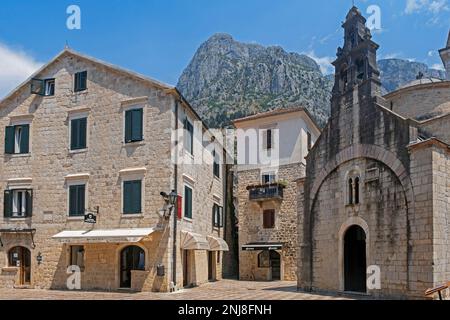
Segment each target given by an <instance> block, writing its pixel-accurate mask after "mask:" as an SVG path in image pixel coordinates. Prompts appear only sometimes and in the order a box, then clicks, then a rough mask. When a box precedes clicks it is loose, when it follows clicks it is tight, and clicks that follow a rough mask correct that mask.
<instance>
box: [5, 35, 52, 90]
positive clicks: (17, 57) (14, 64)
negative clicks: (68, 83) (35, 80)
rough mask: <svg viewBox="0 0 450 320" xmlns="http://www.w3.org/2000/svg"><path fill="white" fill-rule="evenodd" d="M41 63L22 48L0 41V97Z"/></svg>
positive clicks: (29, 74)
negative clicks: (13, 47) (15, 47)
mask: <svg viewBox="0 0 450 320" xmlns="http://www.w3.org/2000/svg"><path fill="white" fill-rule="evenodd" d="M42 65H43V64H42V63H40V62H38V61H36V60H35V59H34V58H33V57H31V56H29V55H28V54H26V53H25V52H24V51H22V50H14V49H12V48H10V47H8V46H7V45H5V44H2V43H0V98H2V97H4V96H6V95H7V94H8V93H9V92H10V91H11V90H13V89H14V88H15V87H17V86H18V85H19V84H21V83H22V82H23V81H25V80H26V79H27V78H28V77H29V76H31V75H32V74H33V73H34V72H36V70H38V69H39V68H40V67H41V66H42Z"/></svg>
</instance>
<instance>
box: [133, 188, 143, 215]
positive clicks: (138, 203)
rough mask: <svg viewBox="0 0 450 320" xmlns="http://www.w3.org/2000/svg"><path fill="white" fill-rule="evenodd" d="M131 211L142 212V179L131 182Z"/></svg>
mask: <svg viewBox="0 0 450 320" xmlns="http://www.w3.org/2000/svg"><path fill="white" fill-rule="evenodd" d="M133 209H134V212H133V213H142V181H140V180H138V181H134V182H133Z"/></svg>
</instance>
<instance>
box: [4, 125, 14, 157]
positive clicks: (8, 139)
mask: <svg viewBox="0 0 450 320" xmlns="http://www.w3.org/2000/svg"><path fill="white" fill-rule="evenodd" d="M14 134H15V127H14V126H8V127H6V131H5V153H6V154H14Z"/></svg>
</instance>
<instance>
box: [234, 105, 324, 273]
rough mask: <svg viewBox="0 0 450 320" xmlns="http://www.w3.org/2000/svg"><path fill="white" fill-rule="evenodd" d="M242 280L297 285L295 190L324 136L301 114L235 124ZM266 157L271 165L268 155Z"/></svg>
mask: <svg viewBox="0 0 450 320" xmlns="http://www.w3.org/2000/svg"><path fill="white" fill-rule="evenodd" d="M234 125H235V127H236V129H237V140H238V143H237V146H238V151H237V155H238V165H237V166H236V167H235V177H236V179H237V183H236V184H235V192H234V195H235V197H236V198H237V216H238V221H239V278H240V279H241V280H258V281H267V280H296V279H297V276H296V274H297V265H296V263H297V247H298V246H297V238H298V235H297V207H298V205H297V196H296V192H297V186H296V182H295V181H296V179H299V178H301V177H304V174H305V157H306V155H307V154H308V150H309V149H310V148H311V146H312V144H313V143H314V141H316V139H317V138H318V136H319V135H320V130H319V128H318V126H317V125H316V124H315V123H314V121H313V120H312V118H311V116H310V115H309V113H308V112H307V111H306V110H305V109H303V108H294V109H284V110H278V111H271V112H267V113H262V114H258V115H255V116H250V117H247V118H243V119H239V120H236V121H235V122H234ZM265 153H267V159H264V158H265V157H264V154H265Z"/></svg>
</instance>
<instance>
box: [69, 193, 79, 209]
mask: <svg viewBox="0 0 450 320" xmlns="http://www.w3.org/2000/svg"><path fill="white" fill-rule="evenodd" d="M77 200H78V190H77V186H70V187H69V216H77V215H78V206H77V204H78V203H77Z"/></svg>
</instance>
